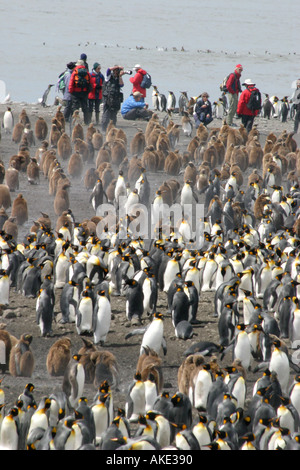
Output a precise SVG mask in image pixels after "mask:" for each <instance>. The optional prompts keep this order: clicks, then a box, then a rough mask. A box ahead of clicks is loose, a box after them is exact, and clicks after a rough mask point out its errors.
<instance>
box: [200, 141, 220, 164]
mask: <svg viewBox="0 0 300 470" xmlns="http://www.w3.org/2000/svg"><path fill="white" fill-rule="evenodd" d="M203 162H207V163H208V164H209V167H210V168H211V169H213V168H216V166H217V165H218V155H217V151H216V149H215V147H214V146H213V145H210V146H209V147H207V148H206V149H205V150H204V153H203Z"/></svg>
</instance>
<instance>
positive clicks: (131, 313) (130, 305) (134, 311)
mask: <svg viewBox="0 0 300 470" xmlns="http://www.w3.org/2000/svg"><path fill="white" fill-rule="evenodd" d="M125 285H126V318H127V320H129V321H131V322H132V321H135V322H140V321H141V317H142V315H143V312H144V293H143V289H142V286H141V285H140V284H139V282H138V281H136V280H135V279H126V280H125Z"/></svg>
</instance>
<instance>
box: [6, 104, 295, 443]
mask: <svg viewBox="0 0 300 470" xmlns="http://www.w3.org/2000/svg"><path fill="white" fill-rule="evenodd" d="M172 99H174V98H173V97H172ZM168 101H169V103H168V109H167V110H166V116H164V119H163V121H162V122H160V119H159V116H158V114H154V115H153V117H152V119H151V120H150V121H149V122H148V123H147V126H146V129H145V131H142V130H139V129H137V133H136V135H135V137H134V138H133V139H132V140H131V141H130V142H129V141H127V137H126V134H124V131H123V130H122V129H120V128H118V127H117V126H115V125H113V124H112V123H111V124H110V126H109V128H108V130H107V133H106V135H102V134H101V133H100V132H99V130H98V129H96V128H94V127H93V125H90V126H89V127H88V128H84V127H83V125H82V123H81V122H80V116H79V114H78V113H75V114H74V116H73V121H72V123H71V128H70V129H69V132H68V130H67V127H66V123H65V122H64V120H63V117H62V115H61V109H60V107H58V109H57V112H56V114H55V116H54V117H53V119H52V123H51V126H50V127H48V126H47V123H46V122H45V121H43V119H42V118H41V117H40V118H38V119H37V121H36V123H35V126H34V133H33V138H34V139H36V140H37V141H40V142H41V144H40V147H39V148H38V150H37V151H36V153H35V155H34V157H33V156H31V153H32V152H31V145H34V140H33V139H31V140H30V139H28V134H29V132H28V131H29V130H30V129H31V123H30V120H29V117H28V116H27V113H26V111H25V110H23V112H22V113H21V114H20V116H19V122H18V123H16V124H15V126H14V127H13V128H12V142H13V144H14V145H18V150H17V152H16V153H15V154H13V155H12V157H11V159H10V161H9V167H7V166H6V165H5V164H3V166H4V168H3V181H2V183H3V184H1V186H0V198H1V206H2V209H1V210H2V213H1V221H2V222H3V225H2V230H1V239H0V243H1V272H0V274H1V279H0V283H1V286H0V295H1V302H0V304H1V305H2V306H3V307H5V306H8V305H9V302H10V296H11V295H12V293H13V292H14V291H17V292H18V293H20V294H21V295H23V296H24V297H28V298H33V299H35V301H36V323H37V325H38V326H39V329H40V334H41V336H42V337H45V338H46V337H47V336H51V335H52V334H53V332H54V331H55V313H54V304H55V299H56V297H57V296H59V297H60V309H61V312H60V313H61V319H60V322H61V323H62V324H64V323H66V324H70V325H71V326H72V325H73V326H74V328H75V330H76V332H77V334H78V335H79V336H80V337H81V339H82V342H83V346H82V349H80V350H79V351H77V353H76V354H72V353H71V342H70V339H69V338H67V337H65V338H63V339H60V340H57V341H56V342H55V343H54V344H53V346H52V347H51V348H50V349H49V353H48V356H47V361H46V367H47V370H48V373H49V374H50V375H52V376H57V377H62V387H61V391H60V392H56V393H50V394H49V396H47V397H44V398H43V399H42V400H41V401H39V402H38V403H37V402H36V401H35V399H34V389H35V388H34V384H32V383H31V382H30V380H28V384H27V385H26V387H25V388H24V391H23V393H22V394H20V395H19V396H18V397H16V401H15V405H14V406H12V407H10V408H7V407H6V406H5V382H4V383H3V386H2V390H1V393H0V398H1V404H0V407H1V421H0V446H1V448H3V449H45V450H49V449H53V450H66V449H72V450H73V449H101V450H116V449H120V450H125V449H128V450H135V449H136V450H142V449H152V450H158V449H168V448H171V449H175V450H176V449H179V450H189V449H192V450H201V449H206V450H239V449H243V450H277V449H286V450H290V449H298V448H299V413H300V408H299V406H300V405H299V397H298V394H299V392H298V389H299V382H300V369H299V366H298V363H297V360H296V358H297V348H298V340H299V336H300V327H299V320H298V317H299V313H298V311H299V308H298V304H299V302H298V298H299V295H298V291H299V288H298V286H299V283H300V278H299V273H298V265H299V263H298V257H299V251H298V247H299V235H300V234H299V233H298V232H299V223H298V213H299V194H300V193H299V184H298V176H299V163H298V162H299V150H298V148H297V144H296V142H295V140H294V139H293V134H289V133H287V132H286V131H284V132H283V133H282V134H281V135H279V136H275V134H273V133H272V134H269V135H268V136H267V139H266V142H265V146H264V147H262V146H261V144H260V140H259V137H260V135H259V131H258V129H257V128H256V127H254V128H253V130H252V131H251V132H250V133H249V134H246V133H245V130H244V128H243V127H242V126H241V127H240V128H239V129H232V128H229V126H227V125H226V122H223V123H222V125H221V127H218V128H211V129H207V128H204V127H203V126H199V128H198V129H197V131H196V135H194V137H192V132H189V131H186V128H187V127H186V125H187V121H188V114H189V113H188V112H187V111H183V118H185V120H184V123H183V125H182V127H180V126H178V124H175V123H174V122H173V121H172V118H173V116H172V112H173V111H172V107H171V104H173V105H174V101H172V100H171V98H170V100H168ZM185 113H186V114H185ZM22 126H23V127H22ZM25 129H27V131H26V132H25ZM58 132H60V135H58ZM85 134H86V136H85ZM182 137H184V138H186V139H187V142H188V144H187V149H186V151H185V152H183V153H182V154H181V153H180V152H179V150H178V148H177V144H178V141H179V139H180V138H182ZM47 139H48V140H47ZM127 147H130V152H128V151H127ZM72 157H74V158H72ZM30 163H32V164H33V165H32V167H34V169H35V171H36V169H38V170H39V171H38V174H39V177H37V176H35V177H33V173H34V172H33V173H30V171H29V169H30V168H31V165H30ZM88 164H90V166H92V168H88V169H87V170H86V173H84V170H85V168H86V167H87V165H88ZM10 167H12V168H13V169H14V170H16V171H17V172H18V173H17V174H20V173H23V175H22V176H24V175H26V176H28V184H29V185H38V184H40V179H41V178H44V179H45V180H48V183H49V197H50V198H52V200H53V210H54V213H55V215H56V224H55V225H54V224H53V222H52V221H51V218H50V217H49V216H48V215H47V214H45V213H41V214H40V216H39V217H38V218H37V220H35V221H34V224H33V225H32V227H30V229H29V231H28V232H27V233H26V236H25V237H23V238H22V239H21V240H20V239H19V235H18V229H19V227H22V225H23V224H25V223H26V222H27V221H28V210H30V208H28V207H27V204H26V198H25V197H24V195H23V194H22V193H21V192H19V193H18V196H16V197H13V196H14V190H15V189H14V188H12V186H9V185H8V184H5V181H6V180H5V178H6V177H7V172H8V170H9V169H10ZM94 167H95V168H94ZM247 170H248V172H249V171H250V176H249V178H248V180H247V181H245V172H246V171H247ZM161 171H163V172H164V173H165V175H166V179H165V181H164V182H163V183H162V184H161V186H160V188H159V189H158V191H157V193H156V195H155V199H154V200H153V203H154V207H156V204H157V206H159V205H160V204H161V203H162V201H163V202H165V203H167V204H169V205H172V203H174V202H175V201H178V202H179V203H180V204H181V205H182V206H184V204H192V205H193V204H197V202H199V201H200V199H201V198H204V205H205V213H204V217H203V218H201V220H198V221H197V222H198V223H197V234H196V237H195V238H192V236H191V235H192V227H191V221H189V220H185V219H184V218H182V220H181V221H180V223H178V224H177V225H176V226H175V225H172V224H173V222H174V221H173V220H169V224H168V228H170V227H171V232H169V231H167V230H166V228H167V227H164V226H163V225H158V226H157V227H156V230H155V236H154V238H153V239H152V240H151V241H150V244H149V246H147V245H146V243H145V240H143V239H142V238H141V237H136V236H135V232H134V231H133V230H131V229H128V225H126V223H125V221H124V220H119V221H118V223H117V224H115V221H114V220H113V219H111V217H110V216H111V215H110V214H107V215H105V216H99V215H97V214H98V213H97V209H99V207H100V208H101V205H102V204H104V203H107V202H109V203H111V204H112V205H113V206H114V207H116V208H117V209H118V207H119V206H118V204H119V198H120V196H123V197H125V198H127V199H126V221H127V222H130V224H131V225H130V227H134V223H135V219H136V214H135V213H134V211H133V208H134V207H135V205H136V203H138V202H142V203H143V204H144V205H145V206H146V207H149V204H150V202H152V201H150V185H149V180H148V178H147V175H148V174H149V173H152V172H153V173H157V172H161ZM29 173H30V174H29ZM34 174H35V175H36V173H34ZM78 177H81V178H82V179H83V181H84V185H85V188H86V190H88V191H90V200H89V203H90V209H91V213H92V214H93V215H92V216H91V218H87V219H86V220H83V221H77V220H76V217H75V216H74V213H73V212H72V210H71V201H70V199H69V189H70V187H71V185H72V182H73V181H74V180H76V178H78ZM180 178H181V179H183V183H180ZM242 187H246V190H242V189H241V188H242ZM18 189H19V188H18ZM33 190H34V188H33ZM11 199H13V204H12V201H11ZM14 203H15V204H14ZM20 207H21V208H20ZM10 208H11V216H10V217H9V215H8V214H7V211H8V210H9V209H10ZM13 209H14V211H13ZM6 222H10V226H8V225H6V226H5V224H6ZM177 222H178V221H177ZM99 223H100V226H101V231H99ZM7 226H8V227H10V229H9V230H8V229H6V227H7ZM97 227H98V229H97ZM12 229H14V231H13V230H12ZM205 292H209V293H211V295H212V299H213V300H214V315H213V318H214V319H215V320H216V321H217V324H218V334H219V337H218V338H216V341H215V342H210V341H200V342H195V343H193V344H192V346H191V347H190V348H188V349H186V351H185V354H184V356H185V357H184V358H183V361H182V363H181V364H180V366H179V368H178V391H177V392H176V393H175V394H174V395H172V396H170V395H169V394H168V393H167V392H166V391H165V390H164V377H163V367H162V364H163V359H164V356H165V355H166V354H167V349H168V338H167V337H165V332H164V322H165V321H166V318H167V317H170V318H171V322H172V326H173V328H174V336H175V337H176V341H179V340H187V339H191V338H193V336H194V335H195V331H196V328H197V326H199V324H200V323H201V311H200V310H199V300H200V299H201V295H203V294H204V293H205ZM159 293H161V295H164V296H165V299H166V302H167V310H166V311H164V312H159V311H158V309H157V300H158V294H159ZM112 295H116V296H120V297H123V298H124V300H125V303H126V310H125V312H124V315H125V316H126V319H127V320H128V322H129V324H130V326H131V329H130V332H129V333H127V334H125V332H124V337H125V339H126V341H128V343H130V340H131V338H132V337H134V336H139V335H140V337H141V341H140V356H139V358H138V360H137V364H136V372H135V374H134V376H133V377H132V383H131V385H130V386H129V387H128V391H127V395H126V403H125V407H124V409H119V408H117V404H116V403H114V390H116V389H118V386H119V370H118V363H117V361H116V358H115V357H114V355H113V354H111V353H110V351H109V348H107V349H106V348H105V345H106V342H107V335H108V333H109V331H110V323H111V316H112V311H111V296H112ZM32 340H33V337H32V335H30V334H29V333H27V332H24V334H23V335H22V336H21V337H20V338H19V339H18V338H15V337H13V336H12V335H10V334H9V332H8V331H6V329H5V327H4V326H3V327H2V328H1V330H0V342H1V343H0V359H1V360H0V363H1V364H0V365H1V371H2V373H3V374H5V373H9V374H11V375H12V376H15V377H28V378H30V377H31V376H32V374H33V371H34V367H35V358H34V355H33V353H32V350H31V343H32ZM224 359H226V360H228V363H229V365H226V366H224V365H223V363H224ZM221 363H222V364H221ZM250 371H252V372H257V373H259V374H260V378H259V379H258V380H257V381H256V382H255V384H254V386H253V388H252V389H251V390H249V383H247V374H248V373H249V372H250ZM85 383H92V384H94V387H95V397H94V400H93V402H92V403H88V402H87V400H86V398H85V396H84V385H85ZM247 393H248V396H249V393H250V395H251V398H250V399H249V398H247Z"/></svg>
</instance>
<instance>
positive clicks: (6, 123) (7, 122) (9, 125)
mask: <svg viewBox="0 0 300 470" xmlns="http://www.w3.org/2000/svg"><path fill="white" fill-rule="evenodd" d="M2 127H3V129H4V132H5V133H6V134H11V133H12V130H13V128H14V115H13V112H12V110H11V108H10V107H8V108H7V110H6V111H5V113H4V115H3V122H2Z"/></svg>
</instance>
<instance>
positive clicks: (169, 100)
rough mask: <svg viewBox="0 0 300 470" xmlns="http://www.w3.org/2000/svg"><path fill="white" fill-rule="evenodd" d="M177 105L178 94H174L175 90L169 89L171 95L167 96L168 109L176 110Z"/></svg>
mask: <svg viewBox="0 0 300 470" xmlns="http://www.w3.org/2000/svg"><path fill="white" fill-rule="evenodd" d="M175 107H176V96H175V95H174V93H173V91H169V95H168V98H167V107H166V109H167V111H174V109H175Z"/></svg>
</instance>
